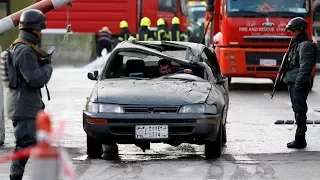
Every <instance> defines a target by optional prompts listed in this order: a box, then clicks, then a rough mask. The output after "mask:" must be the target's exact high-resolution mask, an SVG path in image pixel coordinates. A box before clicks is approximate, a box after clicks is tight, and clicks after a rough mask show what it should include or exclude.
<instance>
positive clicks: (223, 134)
mask: <svg viewBox="0 0 320 180" xmlns="http://www.w3.org/2000/svg"><path fill="white" fill-rule="evenodd" d="M226 143H227V128H226V125H223V126H222V144H223V145H225V144H226Z"/></svg>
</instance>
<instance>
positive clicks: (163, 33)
mask: <svg viewBox="0 0 320 180" xmlns="http://www.w3.org/2000/svg"><path fill="white" fill-rule="evenodd" d="M154 36H155V38H156V39H157V40H158V41H167V40H169V39H170V38H169V32H168V29H167V28H166V26H165V25H160V26H158V29H157V31H156V32H155V35H154Z"/></svg>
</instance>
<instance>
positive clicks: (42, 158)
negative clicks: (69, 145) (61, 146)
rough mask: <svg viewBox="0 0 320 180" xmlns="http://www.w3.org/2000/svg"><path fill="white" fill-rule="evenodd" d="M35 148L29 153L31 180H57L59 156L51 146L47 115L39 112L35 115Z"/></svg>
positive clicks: (49, 122) (49, 123) (49, 121)
mask: <svg viewBox="0 0 320 180" xmlns="http://www.w3.org/2000/svg"><path fill="white" fill-rule="evenodd" d="M36 124H37V146H35V147H34V149H33V150H32V152H31V155H30V159H32V161H33V162H32V166H33V167H32V170H33V173H32V179H33V180H58V177H59V156H58V151H57V148H55V147H52V146H51V142H50V137H49V136H50V134H51V120H50V117H49V115H48V114H47V113H45V112H44V111H41V112H39V113H38V114H37V119H36Z"/></svg>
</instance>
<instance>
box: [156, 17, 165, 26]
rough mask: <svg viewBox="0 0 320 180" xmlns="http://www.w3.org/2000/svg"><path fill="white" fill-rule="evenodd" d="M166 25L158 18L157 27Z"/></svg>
mask: <svg viewBox="0 0 320 180" xmlns="http://www.w3.org/2000/svg"><path fill="white" fill-rule="evenodd" d="M165 24H166V23H165V22H164V20H163V19H162V18H159V19H158V21H157V26H161V25H165Z"/></svg>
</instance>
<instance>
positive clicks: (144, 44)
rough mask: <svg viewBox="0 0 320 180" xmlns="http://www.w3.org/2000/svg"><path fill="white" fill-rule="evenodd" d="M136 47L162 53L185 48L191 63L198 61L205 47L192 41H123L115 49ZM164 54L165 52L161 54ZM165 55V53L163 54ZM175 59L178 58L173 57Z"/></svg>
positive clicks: (187, 58)
mask: <svg viewBox="0 0 320 180" xmlns="http://www.w3.org/2000/svg"><path fill="white" fill-rule="evenodd" d="M132 48H138V49H140V50H145V51H149V52H155V53H160V54H163V53H162V52H161V51H166V50H186V52H187V57H186V59H184V60H187V61H189V62H191V63H195V62H197V61H199V59H200V57H201V54H202V52H203V50H204V48H206V46H205V45H203V44H198V43H192V42H178V41H132V42H130V41H124V42H122V43H120V44H118V45H117V47H116V48H115V49H132ZM163 55H165V54H163ZM165 56H167V55H165ZM174 58H175V59H178V60H179V59H180V58H177V57H174Z"/></svg>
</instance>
